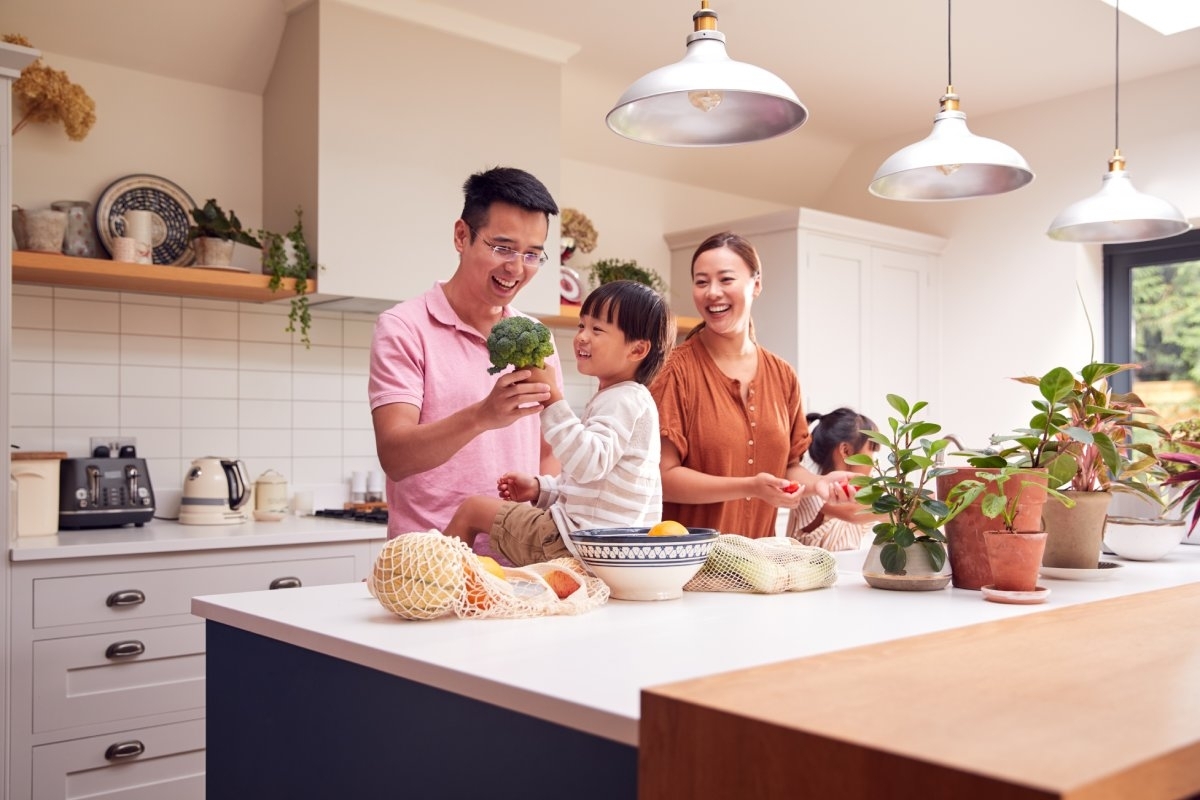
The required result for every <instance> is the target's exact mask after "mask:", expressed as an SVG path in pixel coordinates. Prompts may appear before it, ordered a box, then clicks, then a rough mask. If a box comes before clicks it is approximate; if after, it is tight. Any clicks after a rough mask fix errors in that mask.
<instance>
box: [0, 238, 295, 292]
mask: <svg viewBox="0 0 1200 800" xmlns="http://www.w3.org/2000/svg"><path fill="white" fill-rule="evenodd" d="M12 261H13V281H14V282H15V283H38V284H43V285H47V286H71V287H74V288H77V289H105V290H108V291H115V292H140V293H142V294H165V295H173V296H176V297H206V298H211V299H214V300H241V301H243V302H247V303H267V302H271V301H273V300H284V299H287V298H288V297H290V296H291V295H292V294H294V293H295V289H296V282H295V281H294V280H292V279H290V278H288V279H285V280H284V281H283V284H282V285H281V286H280V287H279V291H278V292H272V291H271V290H270V289H268V288H267V284H268V283H269V282H270V280H271V278H270V276H269V275H255V274H252V273H245V272H231V271H228V270H222V269H205V268H204V267H201V266H193V267H170V266H165V265H160V264H130V263H127V262H124V261H109V260H108V259H103V258H76V257H74V256H64V255H58V254H56V253H35V252H32V251H29V250H14V251H13V256H12ZM316 291H317V282H316V280H315V279H311V278H310V279H309V281H308V289H307V294H315V293H316Z"/></svg>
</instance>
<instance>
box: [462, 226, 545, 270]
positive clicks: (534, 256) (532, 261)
mask: <svg viewBox="0 0 1200 800" xmlns="http://www.w3.org/2000/svg"><path fill="white" fill-rule="evenodd" d="M467 227H468V228H470V230H471V233H473V234H475V235H476V236H479V231H477V230H475V229H474V228H471V226H470V225H468V226H467ZM479 240H480V241H481V242H483V244H484V245H485V246H486V247H489V248H491V251H492V253H494V254H495V256H496V258H498V259H500V260H501V261H502V262H504V263H505V264H511V263H512V262H514V261H516V260H517V259H518V258H519V259H521V261H522V262H523V263H524V264H525V266H527V267H540V266H541V265H542V264H545V263H546V262H547V261H549V260H550V256H549V255H547V254H546V253H544V252H542V253H522V252H521V251H520V250H513V249H512V248H511V247H505V246H504V245H502V244H492V243H491V242H489V241H488V240H487V239H484V238H483V237H482V236H479Z"/></svg>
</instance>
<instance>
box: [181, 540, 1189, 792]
mask: <svg viewBox="0 0 1200 800" xmlns="http://www.w3.org/2000/svg"><path fill="white" fill-rule="evenodd" d="M861 559H862V553H861V552H856V553H849V554H842V555H840V556H839V563H840V564H841V565H842V567H843V568H842V570H841V571H840V572H839V577H838V583H837V585H835V586H834V587H832V588H829V589H824V590H818V591H814V592H805V593H795V594H783V595H770V596H763V595H746V594H710V593H686V594H685V595H684V597H683V599H682V600H678V601H668V602H662V603H635V602H621V601H610V602H609V603H608V604H607V605H605V606H603V607H601V608H599V609H597V610H595V611H593V612H590V613H588V614H585V615H582V616H579V617H552V618H545V619H531V620H469V621H468V620H459V619H456V618H453V617H446V618H442V619H438V620H433V621H429V622H406V621H404V620H401V619H399V618H398V617H395V616H394V615H392V614H390V613H389V612H387V611H386V610H384V609H383V608H382V607H381V606H380V605H379V604H378V603H377V602H376V601H375V600H374V599H373V598H371V597H370V595H369V594H368V593H367V591H366V588H365V586H363V585H361V584H346V585H335V586H323V587H313V588H305V589H301V590H297V591H294V592H288V593H285V594H286V596H282V594H281V593H270V592H254V593H246V594H238V595H223V596H209V597H199V598H196V599H195V600H193V611H194V613H196V614H197V615H199V616H202V617H205V618H206V619H208V621H209V622H208V628H209V631H208V668H209V685H208V691H209V696H208V701H209V715H208V742H209V763H208V767H209V774H208V780H209V789H210V792H213V793H214V794H213V796H235V795H237V794H238V793H239V792H241V793H243V794H244V795H249V796H260V795H261V796H267V795H270V794H272V793H274V794H275V795H277V796H296V797H306V796H307V797H321V796H339V795H340V796H348V795H350V794H351V793H353V794H356V795H358V796H376V793H377V792H386V791H389V789H390V790H391V791H392V792H393V793H395V792H398V791H401V790H403V794H405V796H413V797H457V796H462V795H461V794H460V793H461V792H472V791H473V792H477V793H482V794H487V795H489V796H512V797H518V796H519V797H543V796H545V797H559V796H569V797H597V798H600V797H605V798H619V797H634V796H636V795H637V793H638V785H639V782H638V771H639V766H638V758H639V753H638V747H639V743H640V741H641V739H642V738H643V737H644V736H645V733H644V730H645V728H646V725H647V720H646V719H645V718H644V712H643V708H644V706H643V690H653V689H654V687H660V686H664V685H667V684H678V683H680V682H684V681H690V680H693V679H700V678H704V679H709V680H714V681H718V682H719V681H721V680H723V678H724V677H728V679H729V680H731V681H735V682H736V681H738V680H739V674H740V672H739V671H744V670H753V669H755V668H759V667H762V666H763V665H783V664H787V665H788V666H787V669H788V670H795V671H796V674H797V675H804V674H805V670H806V665H807V664H812V665H819V664H820V663H821V662H820V661H819V658H821V657H825V656H826V655H827V654H837V653H839V652H843V651H847V652H849V651H852V649H853V648H866V649H865V650H853V652H855V653H867V654H869V655H871V656H874V655H875V653H876V649H877V652H878V656H879V657H878V658H876V657H871V658H867V659H865V661H866V663H867V665H868V666H867V667H866V668H865V670H866V671H865V672H864V673H863V675H864V680H866V679H869V678H872V677H874V678H876V679H888V680H895V679H896V678H895V676H894V675H893V674H892V673H891V671H890V667H889V663H888V659H887V654H888V652H889V650H888V647H889V646H890V645H888V644H887V643H895V642H897V640H905V644H906V646H909V647H912V648H915V649H917V650H920V649H921V648H922V643H921V642H922V639H921V638H916V639H910V637H924V636H926V635H930V634H934V635H936V634H938V632H940V631H956V630H960V629H969V628H970V627H971V626H978V625H980V624H982V623H997V622H1000V623H1004V624H1006V625H1009V626H1013V627H1017V628H1020V627H1022V626H1028V625H1029V624H1030V622H1031V620H1033V619H1040V618H1043V617H1044V618H1045V619H1053V617H1054V616H1055V615H1056V614H1066V613H1068V612H1071V611H1072V609H1073V608H1075V607H1085V608H1086V607H1087V606H1094V607H1095V608H1098V609H1101V612H1102V611H1103V604H1102V603H1101V602H1100V601H1107V600H1112V599H1114V598H1121V597H1123V596H1128V595H1141V594H1143V593H1146V592H1153V591H1155V590H1161V589H1166V588H1169V587H1177V586H1183V585H1186V584H1191V583H1194V582H1196V581H1197V580H1200V548H1196V547H1191V546H1181V547H1180V548H1178V549H1177V550H1176V551H1175V552H1173V553H1172V554H1171V555H1170V556H1169V557H1168V558H1166V559H1164V560H1162V561H1158V562H1152V563H1137V562H1127V561H1123V560H1121V559H1118V558H1116V557H1110V558H1109V559H1108V560H1110V561H1112V562H1115V563H1119V564H1120V565H1121V566H1120V567H1119V568H1118V569H1115V570H1112V572H1113V573H1114V575H1113V579H1112V580H1108V581H1096V582H1084V581H1066V580H1051V579H1043V585H1045V586H1047V587H1048V588H1050V589H1051V595H1050V598H1049V600H1048V602H1046V603H1045V604H1042V605H1028V606H1022V605H1001V604H995V603H989V602H985V601H983V600H982V598H981V596H980V594H979V593H978V592H972V591H968V590H960V589H946V590H942V591H938V592H913V593H907V592H888V591H883V590H878V589H871V588H869V587H867V586H866V584H865V583H864V582H863V580H862V578H861V575H860V574H859V573H858V564H859V563H861ZM1184 602H1186V599H1185V601H1184ZM1085 604H1087V606H1085ZM1189 616H1190V617H1191V618H1192V619H1193V620H1194V619H1195V618H1196V615H1195V614H1191V615H1183V616H1182V618H1181V619H1180V620H1179V622H1180V625H1181V626H1182V627H1181V634H1186V635H1181V639H1180V640H1181V642H1182V644H1181V645H1180V646H1181V647H1184V648H1187V652H1186V653H1185V655H1184V657H1185V660H1186V662H1187V663H1190V664H1192V665H1193V666H1194V665H1196V664H1197V663H1200V636H1195V635H1193V634H1192V633H1187V631H1188V630H1191V629H1190V628H1187V625H1188V623H1189ZM1006 621H1007V622H1006ZM1191 625H1192V627H1193V628H1194V625H1195V623H1194V622H1191ZM1187 637H1190V638H1187ZM1122 647H1123V644H1122V642H1121V641H1120V640H1114V641H1100V642H1091V643H1089V644H1088V645H1087V652H1088V654H1089V657H1090V660H1091V662H1092V663H1093V664H1094V668H1093V669H1092V670H1090V671H1089V672H1088V674H1085V675H1081V676H1079V680H1080V681H1081V682H1083V683H1084V684H1085V685H1087V686H1090V687H1092V691H1093V693H1094V696H1095V698H1096V703H1097V706H1096V708H1097V709H1100V708H1101V707H1102V704H1103V703H1104V702H1105V699H1104V698H1106V697H1107V698H1109V699H1110V700H1111V699H1112V698H1113V697H1114V695H1112V694H1108V692H1109V690H1111V689H1112V688H1113V687H1111V686H1110V685H1108V684H1107V683H1106V678H1108V677H1109V676H1108V675H1107V673H1106V671H1105V664H1106V663H1107V662H1108V661H1109V660H1110V659H1111V658H1112V657H1113V656H1114V655H1115V654H1120V653H1121V652H1122ZM971 656H972V652H971V651H970V650H969V649H966V650H965V651H964V652H963V653H962V654H961V658H962V659H963V660H964V661H969V659H970V658H971ZM1030 658H1036V656H1034V655H1032V654H1030V653H1014V654H1012V655H1011V659H1012V661H1013V664H1016V663H1022V662H1023V660H1027V659H1030ZM981 666H983V667H985V666H986V665H981ZM991 668H993V669H998V670H1000V671H1001V672H1004V671H1005V668H1006V665H1005V664H1004V663H999V664H993V665H992V667H991ZM1048 668H1049V667H1048ZM780 669H783V667H782V666H781V667H780ZM1191 672H1192V674H1195V673H1196V672H1197V670H1196V669H1193V670H1191ZM722 673H728V675H727V676H722ZM713 676H717V677H713ZM790 681H791V678H790V677H789V676H788V674H787V673H786V672H785V673H779V674H774V675H771V676H769V677H767V678H764V681H763V684H762V693H763V695H762V696H763V697H770V696H771V693H773V692H774V693H780V692H782V695H783V696H786V695H788V694H790V690H791V686H790ZM1145 682H1146V683H1147V684H1154V682H1155V678H1154V677H1153V676H1146V677H1145ZM925 684H926V685H925V686H923V687H922V686H921V685H920V682H919V681H904V680H899V681H897V683H896V686H897V689H896V691H897V693H898V694H908V693H912V694H916V695H919V696H920V697H922V698H924V697H930V698H936V696H937V693H938V689H939V685H938V679H937V676H936V675H933V676H929V677H927V678H926V679H925ZM799 685H800V684H799V683H797V686H799ZM1192 685H1193V686H1200V682H1197V681H1193V682H1192ZM1159 689H1161V686H1159ZM1142 690H1143V687H1139V691H1142ZM797 691H799V689H797ZM978 691H980V692H987V691H989V689H988V688H986V687H983V686H981V687H979V689H978ZM692 699H693V700H694V698H692ZM843 699H844V702H845V703H846V704H847V708H848V709H849V708H851V707H853V705H854V703H855V698H854V697H853V696H851V697H845V698H843ZM1180 699H1181V701H1183V702H1185V703H1187V702H1198V703H1200V700H1197V699H1196V698H1195V695H1189V696H1188V697H1184V698H1180ZM929 702H930V703H931V706H930V708H929V710H928V712H927V713H921V710H920V707H916V709H915V710H914V711H912V712H911V713H910V714H909V715H908V720H909V724H910V725H911V728H910V736H911V739H912V741H913V742H919V741H920V740H921V738H922V735H923V730H924V728H925V727H926V726H934V727H936V725H937V720H938V715H937V712H936V703H935V702H934V701H933V700H932V699H931V700H930V701H929ZM1012 702H1013V707H1017V708H1021V707H1022V704H1025V705H1026V706H1027V708H1025V709H1023V710H1025V711H1027V713H1028V716H1029V718H1030V719H1031V721H1032V722H1036V721H1037V715H1038V709H1037V704H1038V703H1039V702H1040V701H1039V700H1038V699H1036V698H1030V697H1027V696H1023V695H1021V694H1016V695H1014V699H1013V701H1012ZM795 707H796V708H803V704H802V703H801V704H796V705H795ZM1129 708H1134V709H1136V708H1137V706H1136V705H1132V706H1129ZM722 713H723V714H724V715H725V719H726V720H727V721H730V720H732V719H734V717H735V716H736V714H735V713H734V712H733V711H730V710H729V709H725V710H723V711H722ZM1072 713H1078V714H1081V716H1079V717H1078V720H1079V721H1080V722H1081V723H1084V724H1086V722H1087V714H1088V709H1087V708H1082V709H1072ZM1156 713H1157V712H1156ZM1106 719H1111V717H1108V718H1106ZM795 722H796V723H797V724H799V722H800V720H796V721H795ZM1167 722H1168V720H1164V719H1157V718H1150V719H1147V720H1145V724H1146V725H1152V726H1153V725H1160V724H1166V723H1167ZM1171 722H1172V724H1175V725H1180V726H1182V728H1183V730H1182V733H1181V734H1180V735H1182V736H1183V737H1184V739H1186V740H1187V741H1190V742H1191V746H1192V747H1200V713H1197V709H1196V708H1185V709H1184V711H1183V713H1182V714H1181V718H1180V720H1171ZM781 724H782V723H780V722H779V721H778V720H775V721H773V722H772V723H771V724H770V725H768V726H766V728H765V729H768V730H769V729H771V728H776V729H777V728H779V726H780V725H781ZM700 735H702V733H701V732H700V731H696V730H689V729H687V728H683V727H676V728H674V729H671V730H670V731H669V736H673V737H677V738H679V739H680V740H681V741H688V742H690V741H692V740H693V737H697V736H700ZM961 735H962V736H963V737H966V738H968V739H971V738H975V739H978V740H980V741H986V740H987V738H988V736H989V732H988V729H987V726H986V725H980V726H978V727H977V728H974V729H968V730H964V731H962V732H961ZM658 743H659V744H661V739H660V740H659V742H658ZM1083 746H1085V745H1084V744H1081V743H1079V742H1076V743H1074V744H1073V747H1083ZM762 752H763V754H764V756H766V755H768V754H773V755H774V756H781V757H782V759H783V760H786V759H787V758H788V756H787V753H786V752H783V753H780V752H774V751H770V750H769V749H766V748H764V749H763V750H762ZM1066 752H1067V753H1068V754H1069V753H1070V750H1067V751H1066ZM641 770H642V772H643V778H645V776H646V775H647V774H648V772H649V771H648V770H647V765H646V763H645V762H643V763H642V764H641ZM751 772H753V770H751ZM1198 780H1200V778H1198ZM743 786H744V788H745V791H746V794H744V795H742V796H745V797H752V796H764V797H765V796H781V797H782V796H797V795H796V794H795V792H793V791H792V789H794V788H795V787H791V788H789V787H775V788H774V794H772V793H771V791H770V787H766V788H765V789H764V791H763V792H762V793H761V794H759V793H757V792H756V790H757V789H758V788H760V787H756V786H754V785H753V784H752V783H745V784H743ZM874 790H875V792H876V794H875V796H880V789H879V787H878V786H876V787H874ZM660 791H661V785H660ZM1189 791H1200V783H1197V785H1195V786H1194V787H1192V788H1191V789H1190V790H1189ZM685 794H686V793H685ZM656 796H660V797H667V796H671V794H670V792H666V793H660V794H658V795H656ZM679 796H685V795H679ZM714 796H715V795H714ZM846 796H851V795H846ZM1041 796H1046V797H1050V796H1056V795H1055V794H1054V793H1046V794H1042V795H1041ZM1060 796H1068V795H1067V793H1065V792H1064V793H1060ZM1167 796H1169V795H1167Z"/></svg>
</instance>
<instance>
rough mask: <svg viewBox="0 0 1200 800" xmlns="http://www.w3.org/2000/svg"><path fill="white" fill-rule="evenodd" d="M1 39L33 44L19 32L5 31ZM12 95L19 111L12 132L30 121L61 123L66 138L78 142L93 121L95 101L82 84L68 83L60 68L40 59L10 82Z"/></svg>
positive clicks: (29, 45)
mask: <svg viewBox="0 0 1200 800" xmlns="http://www.w3.org/2000/svg"><path fill="white" fill-rule="evenodd" d="M4 41H5V42H8V43H9V44H16V45H20V46H21V47H33V45H32V44H30V43H29V40H28V39H26V38H25V37H24V36H21V35H20V34H11V33H10V34H5V35H4ZM12 94H13V99H14V100H15V101H16V102H17V104H18V105H19V106H20V108H21V110H22V112H23V116H22V117H21V119H19V120H18V121H17V124H16V125H14V126H13V129H12V132H13V134H16V133H17V132H18V131H20V130H21V129H22V128H24V127H25V126H26V125H28V124H29V123H31V122H61V123H62V124H63V127H64V128H66V130H67V137H68V138H70V139H71V141H73V142H81V141H83V140H84V138H86V137H87V135H88V132H89V131H90V130H91V129H92V125H94V124H95V122H96V103H95V102H94V101H93V100H92V98H90V97H88V93H87V92H85V91H84V90H83V87H82V86H80V85H79V84H77V83H71V79H70V78H69V77H67V73H65V72H63V71H62V70H57V69H51V68H50V67H48V66H46V65H45V63H43V61H42V59H41V58H38V59H37V60H35V61H34V62H33V63H32V64H30V65H29V66H27V67H25V69H23V70H21V76H20V77H19V78H17V80H16V81H14V82H13V85H12Z"/></svg>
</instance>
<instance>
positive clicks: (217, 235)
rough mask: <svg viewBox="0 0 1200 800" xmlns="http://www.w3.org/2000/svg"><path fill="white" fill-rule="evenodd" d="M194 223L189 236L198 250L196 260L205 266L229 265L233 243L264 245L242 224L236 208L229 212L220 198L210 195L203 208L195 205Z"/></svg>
mask: <svg viewBox="0 0 1200 800" xmlns="http://www.w3.org/2000/svg"><path fill="white" fill-rule="evenodd" d="M191 214H192V225H191V227H189V228H188V239H190V240H191V242H192V248H193V249H194V250H195V252H196V263H197V264H200V265H203V266H213V267H221V266H225V267H227V266H229V263H230V262H231V261H232V260H233V246H234V245H235V244H244V245H246V246H247V247H255V248H258V247H262V245H261V244H260V243H259V241H258V240H257V239H255V238H254V237H253V236H252V235H251V234H250V232H249V231H247V230H245V229H244V228H243V227H242V221H241V220H240V219H238V216H237V214H235V213H234V212H233V209H230V210H229V213H228V214H227V213H225V211H224V210H223V209H222V208H221V206H220V205H219V204H218V203H217V201H216V200H213V199H212V198H209V199H208V200H207V201H206V202H205V203H204V207H203V208H193V209H192V211H191Z"/></svg>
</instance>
